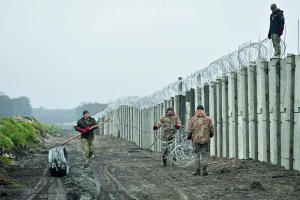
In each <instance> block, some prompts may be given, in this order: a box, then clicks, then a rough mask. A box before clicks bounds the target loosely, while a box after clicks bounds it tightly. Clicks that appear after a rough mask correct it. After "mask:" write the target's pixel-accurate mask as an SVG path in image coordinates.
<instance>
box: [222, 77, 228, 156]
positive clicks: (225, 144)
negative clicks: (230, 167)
mask: <svg viewBox="0 0 300 200" xmlns="http://www.w3.org/2000/svg"><path fill="white" fill-rule="evenodd" d="M222 133H223V134H222V136H223V137H222V140H223V144H222V146H223V149H222V155H223V157H229V121H228V76H223V77H222Z"/></svg>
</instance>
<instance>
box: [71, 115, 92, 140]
mask: <svg viewBox="0 0 300 200" xmlns="http://www.w3.org/2000/svg"><path fill="white" fill-rule="evenodd" d="M96 124H97V122H96V120H95V119H94V118H92V117H89V118H88V119H84V118H83V117H82V118H81V119H80V120H78V121H77V125H76V126H75V127H74V128H76V127H79V128H87V127H89V126H93V125H96ZM94 130H95V128H94V129H91V130H89V131H87V132H86V133H82V134H81V138H86V139H89V140H92V139H94Z"/></svg>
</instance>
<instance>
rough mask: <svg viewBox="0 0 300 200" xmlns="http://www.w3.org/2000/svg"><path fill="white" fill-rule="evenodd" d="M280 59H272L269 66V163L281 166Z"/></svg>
mask: <svg viewBox="0 0 300 200" xmlns="http://www.w3.org/2000/svg"><path fill="white" fill-rule="evenodd" d="M280 66H281V63H280V59H272V60H271V63H270V66H269V70H270V71H269V81H270V84H269V91H270V94H271V95H272V97H271V96H270V161H271V163H274V164H278V165H280V164H281V141H280V140H281V128H280V125H281V117H280Z"/></svg>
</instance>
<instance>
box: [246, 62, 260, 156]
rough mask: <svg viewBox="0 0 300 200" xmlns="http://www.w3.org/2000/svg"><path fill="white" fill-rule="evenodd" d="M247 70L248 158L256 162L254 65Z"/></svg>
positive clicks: (256, 133)
mask: <svg viewBox="0 0 300 200" xmlns="http://www.w3.org/2000/svg"><path fill="white" fill-rule="evenodd" d="M247 69H248V71H247V74H248V110H249V157H250V158H252V159H254V160H258V128H257V76H256V64H255V63H251V65H250V66H249V67H248V68H247Z"/></svg>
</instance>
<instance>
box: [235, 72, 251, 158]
mask: <svg viewBox="0 0 300 200" xmlns="http://www.w3.org/2000/svg"><path fill="white" fill-rule="evenodd" d="M237 80H238V102H239V103H238V145H239V146H238V150H239V158H241V159H247V158H249V120H248V92H247V91H248V82H247V68H245V67H244V68H242V69H241V71H239V72H238V76H237Z"/></svg>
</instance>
